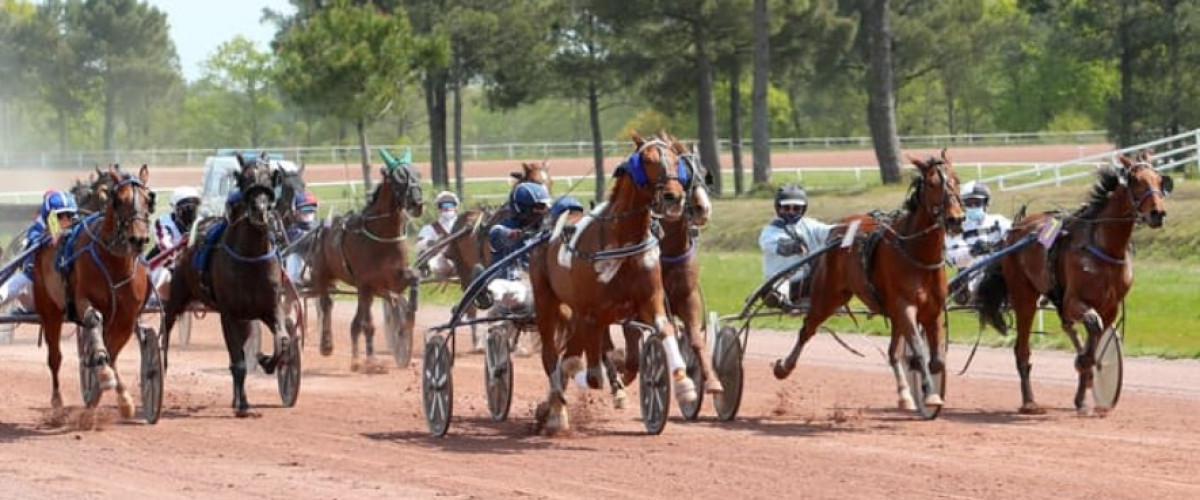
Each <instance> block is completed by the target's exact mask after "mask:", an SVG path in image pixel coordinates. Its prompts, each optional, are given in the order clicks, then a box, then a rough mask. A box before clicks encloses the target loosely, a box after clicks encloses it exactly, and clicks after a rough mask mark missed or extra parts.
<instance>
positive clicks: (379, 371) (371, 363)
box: [364, 358, 388, 375]
mask: <svg viewBox="0 0 1200 500" xmlns="http://www.w3.org/2000/svg"><path fill="white" fill-rule="evenodd" d="M364 371H365V372H366V373H367V374H368V375H384V374H386V373H387V372H388V367H387V365H385V364H383V363H381V362H380V361H379V360H378V359H375V358H371V359H368V360H367V366H366V370H364Z"/></svg>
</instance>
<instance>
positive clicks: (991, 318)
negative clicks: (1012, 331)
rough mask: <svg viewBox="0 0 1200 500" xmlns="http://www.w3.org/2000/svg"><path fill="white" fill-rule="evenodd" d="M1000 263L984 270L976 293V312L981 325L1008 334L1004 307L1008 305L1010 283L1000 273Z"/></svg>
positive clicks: (994, 263)
mask: <svg viewBox="0 0 1200 500" xmlns="http://www.w3.org/2000/svg"><path fill="white" fill-rule="evenodd" d="M1000 262H1001V261H999V260H997V261H996V262H993V263H991V264H990V265H988V266H987V267H986V268H984V270H983V273H984V275H983V279H982V280H980V282H979V289H978V290H976V291H975V310H976V312H977V313H978V314H979V325H980V327H981V328H982V327H983V326H984V325H985V324H987V325H991V326H992V328H995V329H996V331H997V332H1000V333H1001V334H1007V333H1008V321H1007V320H1005V319H1004V307H1005V305H1007V304H1008V283H1007V282H1005V281H1004V274H1002V273H1001V272H1000Z"/></svg>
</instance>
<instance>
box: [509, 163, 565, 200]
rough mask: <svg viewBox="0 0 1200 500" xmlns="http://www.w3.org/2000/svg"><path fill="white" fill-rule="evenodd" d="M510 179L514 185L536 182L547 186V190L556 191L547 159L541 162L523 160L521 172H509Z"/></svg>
mask: <svg viewBox="0 0 1200 500" xmlns="http://www.w3.org/2000/svg"><path fill="white" fill-rule="evenodd" d="M508 176H509V177H510V179H509V180H508V182H509V183H510V184H512V185H513V186H516V185H517V184H520V183H522V182H536V183H538V184H541V185H543V186H546V191H549V192H551V193H553V192H554V179H552V178H551V177H550V165H548V164H547V163H546V162H545V161H542V162H541V163H534V162H528V161H527V162H521V171H520V172H509V173H508Z"/></svg>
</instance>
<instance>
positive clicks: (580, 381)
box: [575, 370, 591, 389]
mask: <svg viewBox="0 0 1200 500" xmlns="http://www.w3.org/2000/svg"><path fill="white" fill-rule="evenodd" d="M575 385H576V386H578V387H579V388H580V389H591V388H590V387H588V383H587V370H580V371H578V372H576V373H575Z"/></svg>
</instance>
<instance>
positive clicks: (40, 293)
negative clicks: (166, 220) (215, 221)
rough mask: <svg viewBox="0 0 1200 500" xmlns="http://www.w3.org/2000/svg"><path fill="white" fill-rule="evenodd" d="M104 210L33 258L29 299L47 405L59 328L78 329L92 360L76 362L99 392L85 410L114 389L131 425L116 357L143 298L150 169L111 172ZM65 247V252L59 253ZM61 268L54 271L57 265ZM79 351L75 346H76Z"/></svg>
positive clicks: (54, 398)
mask: <svg viewBox="0 0 1200 500" xmlns="http://www.w3.org/2000/svg"><path fill="white" fill-rule="evenodd" d="M105 175H107V176H108V177H109V181H111V182H110V183H109V184H108V187H107V188H106V192H107V196H106V198H107V200H108V201H107V203H105V205H104V212H103V215H95V216H92V217H88V218H86V219H83V220H81V221H79V222H77V223H76V226H74V227H73V228H72V229H71V232H70V233H67V234H69V235H70V236H69V237H66V236H64V238H61V239H53V238H52V239H51V240H50V242H49V243H47V244H45V245H43V246H42V247H41V248H40V249H39V250H38V251H37V252H36V253H35V254H34V276H36V278H35V279H34V280H33V295H34V302H35V303H36V304H37V314H38V317H39V318H40V321H41V325H42V328H43V330H44V332H45V336H46V346H47V348H48V350H49V356H48V359H47V361H48V364H49V365H50V376H51V379H52V388H53V391H52V394H51V396H50V404H51V406H53V407H55V408H60V407H62V395H61V393H60V392H59V387H58V368H59V366H61V365H62V350H61V349H62V348H61V345H60V343H59V341H60V339H61V338H62V326H63V320H64V317H65V319H69V320H71V321H73V322H75V323H77V324H79V325H81V326H83V328H84V329H83V333H81V335H85V336H86V337H85V338H82V339H79V340H80V342H88V343H90V347H91V349H90V351H91V352H92V353H93V354H92V359H80V360H79V362H80V363H82V364H84V365H86V366H89V367H93V368H94V369H95V371H96V375H95V376H96V380H97V381H98V382H99V388H100V391H97V392H96V393H95V395H94V397H93V398H92V400H91V401H85V403H86V404H87V406H88V407H89V408H94V407H95V406H96V405H97V404H99V402H100V396H101V395H102V394H103V391H105V390H108V389H113V388H116V390H117V406H118V407H119V408H120V411H121V416H122V417H123V418H131V417H133V412H134V406H133V398H132V397H131V396H130V395H129V391H128V390H127V388H126V386H125V383H124V382H123V381H122V380H121V377H120V375H119V374H118V373H117V369H116V366H117V357H118V356H119V355H120V354H121V349H123V348H124V347H125V344H126V343H127V342H128V341H129V338H130V337H131V336H132V335H133V332H134V328H135V327H137V321H138V315H139V314H141V312H142V306H143V305H144V304H145V303H146V298H147V297H148V295H149V293H150V278H149V274H148V269H147V267H146V264H145V262H144V261H143V260H142V259H141V255H142V250H143V249H144V248H145V246H146V244H147V243H149V241H150V214H151V212H153V210H154V195H153V193H152V192H151V191H150V188H149V187H147V183H148V182H149V181H150V169H149V168H148V167H147V166H146V165H142V168H141V170H139V171H138V176H137V177H134V176H132V175H131V174H129V173H126V172H122V171H121V170H120V167H117V166H111V167H109V170H108V172H106V173H105ZM63 245H65V246H63ZM59 256H61V257H62V258H63V259H65V263H67V266H68V267H67V270H66V274H65V275H64V274H63V273H61V272H60V271H59V266H58V264H59V263H58V262H56V261H58V260H59V259H58V258H56V257H59ZM81 345H82V344H81Z"/></svg>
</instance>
